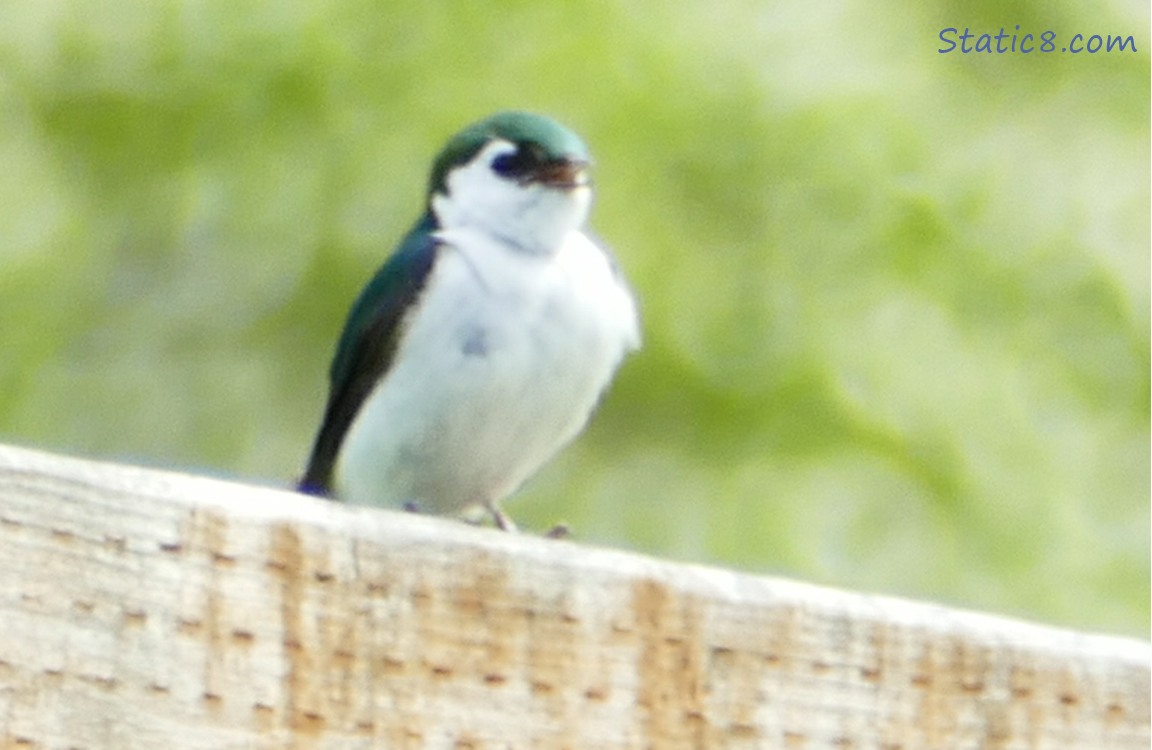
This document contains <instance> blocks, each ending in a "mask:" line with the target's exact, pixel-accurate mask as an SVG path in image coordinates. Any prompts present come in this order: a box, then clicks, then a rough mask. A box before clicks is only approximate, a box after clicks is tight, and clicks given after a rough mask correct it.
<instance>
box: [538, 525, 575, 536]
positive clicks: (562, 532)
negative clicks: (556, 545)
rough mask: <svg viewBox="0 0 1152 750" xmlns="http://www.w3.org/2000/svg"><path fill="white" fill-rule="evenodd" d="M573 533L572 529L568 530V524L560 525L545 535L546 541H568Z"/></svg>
mask: <svg viewBox="0 0 1152 750" xmlns="http://www.w3.org/2000/svg"><path fill="white" fill-rule="evenodd" d="M571 533H572V529H570V528H568V524H566V523H558V524H556V525H555V526H553V527H552V528H551V529H549V530H548V531H547V532H545V534H544V538H545V539H567V538H568V535H569V534H571Z"/></svg>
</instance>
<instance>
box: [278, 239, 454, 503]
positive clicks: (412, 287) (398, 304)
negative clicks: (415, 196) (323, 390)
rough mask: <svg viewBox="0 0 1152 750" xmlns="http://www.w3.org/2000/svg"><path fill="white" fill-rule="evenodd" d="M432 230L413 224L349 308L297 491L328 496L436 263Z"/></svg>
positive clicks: (436, 242) (437, 244)
mask: <svg viewBox="0 0 1152 750" xmlns="http://www.w3.org/2000/svg"><path fill="white" fill-rule="evenodd" d="M433 229H434V226H433V225H432V224H431V219H430V218H428V217H425V218H424V219H423V220H422V221H421V222H420V223H419V224H417V226H416V227H415V228H414V229H413V230H412V231H411V232H409V233H408V236H407V237H406V238H405V239H404V241H403V242H402V243H401V244H400V247H399V248H398V249H397V250H396V252H395V253H394V254H393V255H392V257H391V258H389V259H388V260H387V262H385V263H384V265H383V266H381V267H380V270H379V271H377V272H376V275H375V276H373V277H372V280H371V281H369V282H368V285H367V286H365V287H364V290H363V291H362V292H361V293H360V296H359V297H358V298H357V299H356V302H355V303H354V304H353V305H352V311H351V313H349V315H348V321H347V322H346V323H345V324H344V332H343V333H342V334H341V335H340V342H339V344H337V347H336V356H335V357H334V358H333V360H332V369H331V371H330V373H329V378H330V381H331V382H330V388H331V390H330V391H329V395H328V406H327V407H326V408H325V410H324V422H323V423H322V424H321V426H320V432H319V433H318V434H317V435H316V442H315V444H314V445H313V446H312V454H311V456H310V457H309V459H308V468H307V470H306V471H305V472H304V476H303V477H302V478H301V479H300V482H299V485H298V488H299V489H300V491H302V492H307V493H309V494H313V495H328V494H330V493H331V491H332V471H333V469H334V468H335V465H336V457H337V455H338V454H339V453H340V444H341V443H342V442H343V440H344V436H345V435H346V434H347V432H348V428H349V427H350V426H351V425H352V422H353V420H354V419H355V418H356V414H357V412H359V411H360V407H361V406H362V405H363V403H364V400H365V399H366V398H368V395H369V394H370V393H371V392H372V389H373V388H374V387H375V386H376V383H377V382H378V381H379V380H380V379H381V378H382V377H383V376H384V374H385V373H386V372H387V371H388V368H389V366H390V365H391V364H392V357H393V356H394V355H395V353H396V347H397V344H398V342H399V339H400V334H401V330H402V323H403V321H404V318H405V316H406V314H407V313H408V311H409V310H410V309H411V307H412V304H413V303H414V302H415V301H416V299H417V298H418V297H419V296H420V292H421V290H423V288H424V285H425V283H426V282H427V280H428V276H429V274H430V273H431V271H432V266H433V264H434V263H435V261H436V256H437V250H438V247H439V241H438V240H437V239H436V238H435V237H433V236H432V231H433Z"/></svg>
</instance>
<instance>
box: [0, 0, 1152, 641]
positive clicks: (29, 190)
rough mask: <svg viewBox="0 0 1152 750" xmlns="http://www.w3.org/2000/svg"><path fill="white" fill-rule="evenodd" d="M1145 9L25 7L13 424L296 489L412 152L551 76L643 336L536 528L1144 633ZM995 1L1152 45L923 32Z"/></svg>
mask: <svg viewBox="0 0 1152 750" xmlns="http://www.w3.org/2000/svg"><path fill="white" fill-rule="evenodd" d="M1148 16H1149V9H1148V4H1147V3H1146V2H1143V1H1140V2H1135V1H1131V2H1112V3H1100V2H1088V3H1072V2H1060V3H1040V2H1008V3H1003V2H982V3H969V4H957V3H951V2H928V3H923V4H913V5H909V4H906V3H895V2H887V3H884V2H881V3H872V2H864V1H863V0H855V1H854V2H845V3H839V4H811V3H806V2H802V0H780V1H779V2H761V1H758V2H751V1H742V0H736V1H732V2H727V3H724V4H715V3H707V4H705V3H682V4H675V3H673V4H666V3H655V2H593V1H588V2H551V3H537V2H488V1H484V2H473V3H451V2H436V1H430V0H418V1H415V0H414V1H411V2H401V1H393V2H387V3H385V2H369V1H367V0H308V1H307V2H305V1H303V0H284V1H282V2H257V1H253V0H229V1H228V2H223V1H222V0H200V1H195V0H188V1H187V2H168V1H166V0H148V1H147V2H141V1H140V0H109V1H108V2H103V3H91V2H87V1H86V0H55V2H48V3H45V2H41V1H40V0H9V1H8V2H5V3H3V4H2V5H0V439H2V440H4V441H7V442H12V443H18V444H23V445H32V446H39V447H44V448H48V449H52V450H58V451H62V452H67V453H73V454H80V455H89V456H94V457H101V458H111V459H117V460H126V461H131V462H138V463H146V464H151V465H159V466H166V467H174V468H181V469H189V470H193V471H201V472H208V473H212V474H219V475H224V476H231V477H237V478H240V479H243V480H249V481H257V482H262V483H269V482H270V483H287V482H288V481H290V480H291V479H292V478H293V477H295V476H296V475H297V473H298V472H299V471H300V470H301V467H302V463H303V461H304V458H305V455H306V452H307V450H308V447H309V445H310V442H311V440H312V437H313V432H314V430H315V428H316V426H317V423H318V420H319V417H320V411H321V408H322V405H323V400H324V397H325V391H326V382H325V378H326V368H327V366H328V360H329V358H330V356H331V354H332V348H333V345H334V343H335V340H336V337H337V335H338V333H339V330H340V326H341V324H342V322H343V318H344V314H345V312H346V310H347V307H348V305H349V304H350V302H351V300H352V298H353V297H354V296H355V295H356V293H357V292H358V290H359V288H360V286H361V285H362V284H363V283H364V282H365V281H366V280H367V279H368V278H369V276H370V275H371V274H372V272H373V271H374V269H375V268H376V266H377V265H378V264H379V263H381V262H382V260H383V259H384V257H385V256H386V254H387V253H388V252H389V251H390V249H391V248H392V247H393V245H394V243H395V242H396V240H397V239H398V238H399V236H400V235H401V234H402V232H403V231H404V230H406V229H407V227H408V225H409V224H410V222H411V221H412V220H413V219H414V218H415V216H416V214H417V212H418V210H419V209H420V204H421V200H422V193H423V190H424V183H425V180H426V172H427V169H428V166H429V164H430V162H431V159H432V157H433V156H434V155H435V153H436V151H437V150H438V149H439V148H440V146H441V145H442V144H443V142H444V141H445V139H446V138H447V137H448V136H449V135H451V134H452V133H453V132H455V131H456V130H457V129H459V128H460V127H462V126H463V125H465V124H467V123H469V122H471V121H472V120H475V119H477V118H479V117H482V116H485V115H487V114H489V113H491V112H492V111H495V110H498V109H503V108H509V107H520V108H528V109H532V110H538V111H542V112H546V113H549V114H552V115H554V116H556V117H558V118H559V119H561V120H562V121H563V122H565V123H567V124H569V125H570V126H571V127H572V128H573V129H575V130H576V131H577V132H579V133H581V134H582V135H583V136H584V137H585V139H586V140H587V141H588V142H589V144H590V145H591V147H592V149H593V152H594V154H595V155H596V158H597V168H596V173H595V176H596V180H597V185H598V203H597V206H596V208H595V211H594V224H595V227H596V229H597V230H598V231H599V233H600V234H601V235H603V236H604V237H605V238H606V239H607V241H608V242H609V243H610V244H611V245H612V246H613V247H614V248H615V250H616V253H617V256H618V258H619V260H620V263H621V265H622V266H623V267H624V268H625V270H626V271H627V273H628V275H629V276H630V278H631V280H632V282H633V284H634V286H635V287H636V289H637V291H638V293H639V295H640V297H641V299H642V304H643V311H644V320H645V333H646V342H645V343H646V346H645V348H644V350H643V351H642V352H641V353H640V354H639V355H638V356H636V357H634V358H633V359H631V360H629V361H628V362H627V364H626V365H625V367H624V368H623V370H622V372H621V374H620V377H619V379H618V381H617V383H616V386H615V387H614V389H613V390H612V392H611V394H610V396H609V397H608V399H607V400H606V402H605V403H604V405H603V407H602V409H601V411H600V414H599V415H598V417H597V418H596V419H595V420H594V422H593V425H592V427H591V428H590V429H589V431H588V433H587V434H586V435H585V436H584V437H583V438H582V439H581V440H580V441H579V442H578V443H577V444H576V445H575V446H573V447H572V448H571V449H570V450H568V451H567V452H566V453H564V454H563V455H562V456H561V457H560V458H559V459H558V460H557V461H555V462H554V463H553V464H551V465H550V466H549V467H548V468H547V469H546V470H545V471H544V472H543V473H542V474H541V475H540V476H538V477H537V478H536V480H534V481H533V482H532V483H531V484H529V485H528V486H527V487H526V488H525V489H524V490H523V491H522V492H521V493H520V494H519V495H518V496H517V497H516V498H514V499H513V500H512V501H510V503H509V504H508V507H509V510H510V512H511V513H512V514H513V515H514V516H515V517H517V518H518V519H519V520H520V521H521V522H522V523H523V524H526V525H528V526H535V527H541V528H542V527H547V526H550V525H551V524H552V523H553V522H555V521H556V520H558V519H561V518H563V519H566V520H568V521H569V522H570V523H571V524H572V525H573V526H574V528H575V529H576V531H577V536H578V538H579V539H582V540H585V541H589V542H592V543H598V544H607V545H612V546H620V547H628V548H634V549H639V550H644V551H649V552H653V553H656V554H659V555H662V556H666V557H672V558H677V559H684V560H694V561H704V562H712V563H719V564H722V565H726V566H731V567H736V568H741V569H746V570H750V571H756V572H765V573H773V574H781V575H788V576H795V577H800V578H804V579H807V580H810V581H815V582H820V583H826V584H831V585H835V586H841V587H847V588H852V589H857V590H863V591H878V592H888V593H896V594H901V595H907V596H913V597H918V598H927V599H932V600H940V601H945V602H949V603H953V604H959V605H963V606H968V607H976V608H981V609H988V610H994V611H997V612H1001V613H1005V614H1015V615H1022V616H1026V617H1029V618H1033V619H1041V620H1046V621H1050V622H1056V623H1064V624H1069V625H1072V626H1076V627H1081V628H1088V629H1097V630H1106V631H1112V632H1121V633H1131V634H1146V633H1147V630H1148V627H1149V314H1150V312H1149V244H1150V237H1149V202H1150V194H1149V159H1150V154H1149V55H1148V45H1149V43H1150V41H1149V33H1148V32H1149V17H1148ZM1015 24H1020V26H1021V31H1020V32H1019V33H1021V34H1023V33H1026V32H1032V33H1034V34H1039V33H1040V32H1042V31H1045V30H1049V29H1051V30H1054V31H1055V32H1056V33H1057V35H1058V37H1057V38H1058V42H1059V43H1066V42H1067V41H1068V39H1070V37H1071V36H1072V35H1073V34H1075V33H1078V32H1079V33H1084V34H1085V35H1089V34H1094V33H1101V34H1117V35H1122V36H1127V35H1133V36H1134V40H1135V42H1136V45H1137V47H1138V49H1139V52H1138V53H1132V52H1113V53H1112V54H1106V53H1100V54H1096V55H1088V54H1080V55H1071V54H1060V53H1058V52H1057V53H1053V54H1039V53H1033V54H1031V55H1021V54H1015V55H1013V54H1005V55H986V54H980V55H977V54H970V55H961V54H959V53H952V54H939V53H938V52H937V49H938V48H939V47H940V46H942V45H941V43H940V41H939V39H938V34H939V32H940V29H942V28H945V27H950V26H951V27H960V28H963V27H965V26H969V27H972V28H973V29H974V30H975V31H977V32H985V31H987V32H992V33H995V32H996V31H998V30H999V29H1000V28H1001V27H1002V26H1004V27H1006V28H1007V29H1008V31H1012V30H1013V26H1014V25H1015Z"/></svg>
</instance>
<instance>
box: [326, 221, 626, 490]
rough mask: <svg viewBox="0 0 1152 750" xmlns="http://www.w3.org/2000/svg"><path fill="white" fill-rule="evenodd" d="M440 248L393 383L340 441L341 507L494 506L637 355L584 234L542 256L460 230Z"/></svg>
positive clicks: (618, 299)
mask: <svg viewBox="0 0 1152 750" xmlns="http://www.w3.org/2000/svg"><path fill="white" fill-rule="evenodd" d="M439 237H440V238H441V239H442V240H443V241H444V243H445V245H444V247H442V249H441V253H442V255H441V256H440V257H439V258H438V259H437V262H436V265H435V266H434V268H433V271H432V274H431V276H430V278H429V280H428V283H427V285H426V287H425V290H424V293H423V296H422V297H421V299H420V302H419V311H418V312H416V313H415V314H414V315H413V316H412V317H411V318H410V319H409V320H408V324H407V328H406V330H405V331H404V333H403V335H402V337H401V339H400V343H399V346H398V348H397V351H396V353H395V357H394V359H393V366H392V369H391V370H390V371H389V372H388V374H387V375H386V376H385V378H384V379H382V380H381V382H380V383H379V384H378V385H377V387H376V389H375V390H374V391H373V392H372V394H371V395H370V396H369V398H368V399H367V401H366V403H365V405H364V406H363V408H362V409H361V412H360V414H359V416H358V417H357V419H356V420H355V421H354V422H353V424H352V426H351V428H350V429H349V432H348V434H347V436H346V437H345V440H344V444H343V447H342V450H341V453H340V457H339V461H338V463H337V466H336V491H337V494H338V495H339V496H341V497H343V498H344V499H345V500H347V501H349V502H353V503H361V504H372V505H401V504H403V503H406V502H409V501H412V502H416V503H418V504H420V505H422V506H424V507H426V508H427V509H428V510H431V511H435V512H452V511H456V510H460V509H463V508H465V507H467V506H469V505H472V504H476V503H495V502H498V501H499V500H500V499H502V498H503V497H505V496H507V495H508V494H510V493H511V492H513V491H514V490H515V489H516V488H517V487H518V486H519V485H520V484H521V483H522V482H523V481H524V480H525V479H527V478H528V477H529V476H530V475H531V474H532V473H534V472H535V471H536V470H537V469H538V468H539V467H540V466H541V465H542V464H543V463H544V462H546V461H547V460H548V459H549V458H551V457H552V456H553V455H554V454H555V453H556V452H557V451H558V450H559V449H560V448H562V447H563V446H564V445H565V444H567V443H568V442H569V441H571V440H572V439H573V438H574V437H575V436H576V435H577V434H578V433H579V432H580V430H581V429H583V427H584V425H585V423H586V422H587V420H588V417H589V415H590V414H591V412H592V410H593V409H594V408H595V406H596V403H597V400H598V399H599V397H600V394H601V392H602V391H603V389H604V388H605V387H606V386H607V385H608V383H609V381H610V380H611V378H612V375H613V373H614V372H615V370H616V368H617V366H618V365H619V364H620V361H621V359H622V358H623V356H624V355H625V353H627V352H628V351H629V350H631V349H635V348H636V347H637V346H639V338H640V335H639V324H638V320H637V313H636V308H635V304H634V302H633V299H632V296H631V294H630V293H629V292H628V290H627V288H626V287H625V286H624V284H623V282H622V281H621V279H620V278H619V277H618V275H617V274H616V273H615V270H614V269H613V267H612V265H611V262H610V261H609V259H608V257H607V256H606V255H605V253H604V252H603V251H601V250H600V249H599V248H598V247H596V246H595V244H594V243H592V242H591V241H590V240H589V239H588V238H587V237H586V236H585V235H584V234H582V233H580V232H572V233H571V234H569V235H568V236H567V237H566V238H565V239H564V241H563V242H562V244H561V245H560V247H559V248H558V250H557V251H556V252H555V254H552V255H533V254H527V253H524V252H517V251H515V250H511V249H509V248H508V247H506V246H503V245H502V244H500V243H499V242H498V241H497V240H494V239H493V238H492V237H491V235H490V234H489V233H486V232H482V231H477V230H472V229H467V228H461V229H453V230H445V231H442V232H440V233H439Z"/></svg>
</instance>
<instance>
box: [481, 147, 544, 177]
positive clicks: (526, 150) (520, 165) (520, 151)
mask: <svg viewBox="0 0 1152 750" xmlns="http://www.w3.org/2000/svg"><path fill="white" fill-rule="evenodd" d="M545 161H546V158H545V155H544V151H543V150H542V149H541V148H540V147H539V146H538V145H536V144H535V143H518V144H516V150H515V151H513V152H512V153H510V154H501V155H500V156H497V157H496V158H495V159H493V160H492V170H493V171H494V172H496V173H497V174H499V175H502V176H504V177H511V178H521V177H524V176H525V175H528V174H530V173H532V172H533V171H535V170H536V169H537V168H539V166H540V165H541V164H543V163H544V162H545Z"/></svg>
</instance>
